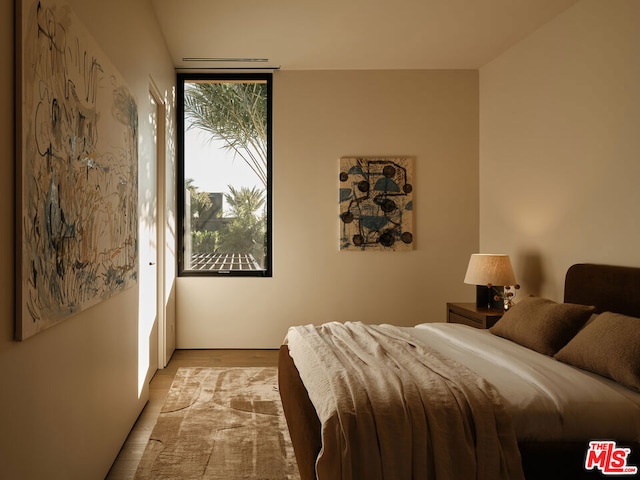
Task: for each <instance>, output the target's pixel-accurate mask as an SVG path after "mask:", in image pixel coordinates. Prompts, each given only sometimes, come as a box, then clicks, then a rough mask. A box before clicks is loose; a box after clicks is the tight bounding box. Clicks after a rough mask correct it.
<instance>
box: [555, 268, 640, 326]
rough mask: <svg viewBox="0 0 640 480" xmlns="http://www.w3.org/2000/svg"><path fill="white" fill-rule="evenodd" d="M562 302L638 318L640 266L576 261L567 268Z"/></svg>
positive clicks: (639, 308) (639, 312)
mask: <svg viewBox="0 0 640 480" xmlns="http://www.w3.org/2000/svg"><path fill="white" fill-rule="evenodd" d="M564 301H565V302H566V303H579V304H581V305H594V306H595V307H596V312H598V313H600V312H616V313H622V314H624V315H629V316H632V317H640V268H636V267H619V266H613V265H596V264H591V263H578V264H575V265H572V266H571V267H569V270H567V275H566V277H565V283H564Z"/></svg>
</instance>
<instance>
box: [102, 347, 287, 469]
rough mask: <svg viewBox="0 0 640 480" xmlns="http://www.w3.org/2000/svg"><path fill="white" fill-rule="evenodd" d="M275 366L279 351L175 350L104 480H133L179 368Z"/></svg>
mask: <svg viewBox="0 0 640 480" xmlns="http://www.w3.org/2000/svg"><path fill="white" fill-rule="evenodd" d="M277 365H278V350H176V351H175V353H174V354H173V356H172V357H171V360H170V361H169V365H167V367H166V368H164V369H162V370H158V371H157V372H156V374H155V375H154V377H153V379H152V380H151V383H150V384H149V402H148V403H147V405H146V406H145V407H144V409H143V410H142V413H141V414H140V416H139V417H138V420H137V421H136V423H135V425H134V426H133V428H132V429H131V432H130V433H129V436H128V437H127V440H126V442H125V443H124V445H123V446H122V449H121V450H120V454H119V455H118V457H117V458H116V460H115V462H114V463H113V465H112V467H111V470H110V471H109V474H108V475H107V477H106V480H130V479H133V477H134V475H135V473H136V469H137V468H138V463H139V462H140V459H141V458H142V454H143V452H144V449H145V447H146V445H147V441H148V440H149V436H150V435H151V431H152V430H153V427H154V426H155V424H156V420H157V418H158V415H159V413H160V409H161V408H162V405H163V404H164V399H165V397H166V396H167V392H168V391H169V387H170V386H171V382H173V377H174V376H175V374H176V371H177V370H178V368H179V367H267V366H277Z"/></svg>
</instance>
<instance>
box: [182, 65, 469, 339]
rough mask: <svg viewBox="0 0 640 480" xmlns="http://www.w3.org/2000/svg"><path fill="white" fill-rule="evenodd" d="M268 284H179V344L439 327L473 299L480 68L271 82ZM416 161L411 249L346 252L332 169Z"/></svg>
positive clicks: (286, 75) (292, 74)
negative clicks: (470, 272)
mask: <svg viewBox="0 0 640 480" xmlns="http://www.w3.org/2000/svg"><path fill="white" fill-rule="evenodd" d="M273 95H274V158H273V178H274V183H273V185H274V186H273V188H274V205H273V207H274V210H273V211H274V237H273V244H274V268H273V272H274V273H273V278H268V279H263V278H208V279H203V278H180V279H178V284H177V316H178V318H179V319H180V320H179V324H178V337H177V342H178V343H177V344H178V348H206V347H245V348H253V347H268V348H273V347H277V346H278V345H279V344H280V343H281V342H282V339H283V337H284V335H285V333H286V331H287V327H288V326H290V325H295V324H302V323H321V322H325V321H331V320H340V321H346V320H360V321H363V322H368V323H383V322H385V323H395V324H399V325H413V324H415V323H416V322H420V321H444V319H445V310H446V305H445V304H446V302H447V301H451V300H465V299H466V300H470V299H473V296H474V291H475V290H474V289H473V287H470V286H467V285H464V284H463V282H462V279H463V277H464V272H465V268H466V264H467V261H468V259H469V255H470V253H472V252H475V251H476V250H477V248H478V170H477V166H478V163H477V162H478V72H477V71H313V72H305V71H279V72H276V73H275V75H274V94H273ZM345 155H412V156H415V157H416V162H415V177H414V178H415V181H414V183H415V191H414V192H415V212H414V213H415V217H414V218H415V227H416V230H415V233H416V235H415V250H414V251H412V252H398V253H390V252H379V253H370V252H367V253H365V252H340V251H339V249H338V231H339V230H338V188H339V181H338V161H339V158H340V157H341V156H345Z"/></svg>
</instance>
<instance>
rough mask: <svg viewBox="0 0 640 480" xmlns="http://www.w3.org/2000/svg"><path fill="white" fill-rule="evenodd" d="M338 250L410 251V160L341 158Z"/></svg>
mask: <svg viewBox="0 0 640 480" xmlns="http://www.w3.org/2000/svg"><path fill="white" fill-rule="evenodd" d="M339 203H340V250H360V251H362V250H370V251H400V250H412V249H413V243H414V235H413V157H342V158H341V159H340V201H339Z"/></svg>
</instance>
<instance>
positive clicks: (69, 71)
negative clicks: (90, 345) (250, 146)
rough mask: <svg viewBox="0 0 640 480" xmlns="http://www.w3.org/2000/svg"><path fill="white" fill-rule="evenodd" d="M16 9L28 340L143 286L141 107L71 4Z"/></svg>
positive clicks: (20, 328) (52, 1)
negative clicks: (140, 267)
mask: <svg viewBox="0 0 640 480" xmlns="http://www.w3.org/2000/svg"><path fill="white" fill-rule="evenodd" d="M16 5H17V8H16V14H17V22H16V25H17V47H18V49H19V51H18V55H17V59H18V66H17V79H16V89H17V99H16V119H17V123H18V127H17V137H18V138H17V143H18V145H17V148H16V151H17V153H18V162H17V168H16V171H17V181H16V195H17V198H16V208H17V210H18V211H17V215H16V219H17V222H16V223H17V225H16V250H17V257H18V259H17V268H16V276H17V281H16V287H17V288H16V292H17V319H16V338H17V339H18V340H23V339H25V338H27V337H30V336H32V335H34V334H36V333H38V332H40V331H42V330H44V329H46V328H48V327H50V326H52V325H54V324H56V323H58V322H60V321H62V320H64V319H65V318H67V317H69V316H70V315H73V314H74V313H77V312H79V311H81V310H84V309H86V308H88V307H91V306H93V305H95V304H97V303H98V302H101V301H103V300H106V299H108V298H109V297H111V296H113V295H115V294H117V293H119V292H121V291H123V290H124V289H126V288H128V287H130V286H132V285H134V284H135V283H136V282H137V271H138V254H137V253H138V245H137V232H138V220H137V218H138V213H137V208H138V146H137V145H138V144H137V142H138V112H137V105H136V101H135V99H134V98H133V96H132V95H131V93H130V91H129V89H128V88H127V86H126V84H125V82H124V81H123V79H122V78H121V76H120V75H119V73H118V72H117V71H116V69H115V68H114V67H113V65H112V64H111V63H110V62H109V60H108V59H107V58H106V57H105V55H104V54H103V52H102V51H101V50H100V48H99V46H98V45H97V44H96V42H95V41H94V40H93V39H92V37H91V35H90V34H89V33H88V32H87V30H86V29H85V27H84V26H83V25H82V24H81V22H80V21H79V20H78V18H77V17H76V16H75V15H74V13H73V12H72V10H71V9H70V7H69V6H68V5H67V4H65V3H63V2H61V1H58V0H33V1H32V0H19V1H18V2H17V4H16Z"/></svg>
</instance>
